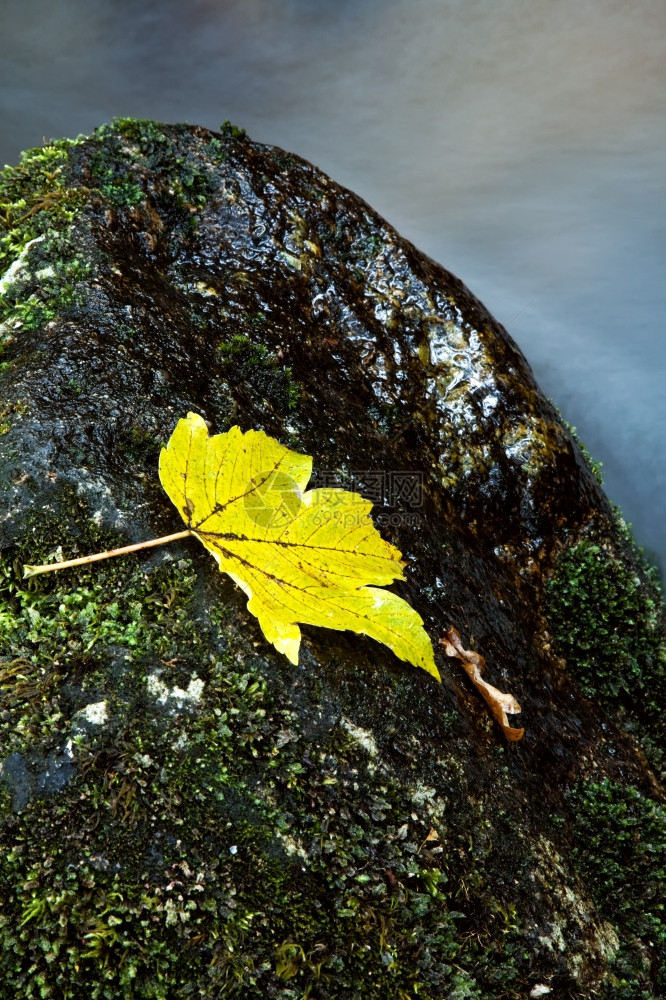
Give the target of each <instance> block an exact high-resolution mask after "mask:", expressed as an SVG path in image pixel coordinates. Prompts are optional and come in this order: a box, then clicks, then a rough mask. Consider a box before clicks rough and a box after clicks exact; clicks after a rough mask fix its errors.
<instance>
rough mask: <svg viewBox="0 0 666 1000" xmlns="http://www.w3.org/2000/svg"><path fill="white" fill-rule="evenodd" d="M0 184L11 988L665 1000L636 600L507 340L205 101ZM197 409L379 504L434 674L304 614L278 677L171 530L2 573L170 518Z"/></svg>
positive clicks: (649, 691) (4, 782)
mask: <svg viewBox="0 0 666 1000" xmlns="http://www.w3.org/2000/svg"><path fill="white" fill-rule="evenodd" d="M0 203H1V204H0V212H1V215H0V247H2V250H1V251H0V252H1V253H2V254H3V255H4V256H2V257H1V258H0V269H1V270H2V272H3V275H2V277H1V278H0V294H1V295H2V301H1V302H0V308H1V309H2V316H1V319H2V327H1V328H0V329H1V330H2V340H3V344H4V354H3V358H2V367H0V394H1V399H0V432H1V433H0V496H1V498H2V500H1V503H2V508H1V511H2V512H1V513H0V696H1V705H0V761H1V767H2V774H1V780H0V838H1V840H2V851H0V967H1V970H2V975H1V976H0V997H2V1000H4V998H5V997H7V998H8V1000H9V998H12V1000H14V998H15V997H16V996H25V997H27V998H32V997H35V998H36V997H49V998H53V1000H79V998H81V1000H83V998H86V1000H89V998H93V1000H97V998H108V1000H116V998H118V997H122V998H128V1000H129V998H131V1000H141V998H159V1000H189V998H191V997H193V996H194V997H201V998H203V1000H213V998H215V1000H218V998H219V997H243V998H250V1000H251V998H254V997H256V998H259V997H261V998H262V1000H263V998H264V997H269V998H274V1000H305V998H310V1000H357V998H361V997H363V998H364V1000H386V998H387V997H390V998H391V1000H393V998H399V1000H406V998H414V1000H417V998H425V1000H440V998H442V1000H444V998H446V1000H464V998H467V1000H472V998H474V1000H500V998H502V1000H506V998H512V1000H518V998H521V1000H522V998H524V997H526V996H528V995H529V994H530V991H531V990H532V988H533V987H534V985H535V984H537V983H547V984H548V985H549V986H550V988H551V990H552V993H553V995H554V996H556V997H557V998H558V1000H560V998H567V1000H569V998H571V1000H573V998H574V997H580V996H581V995H585V996H587V995H590V996H591V995H594V993H595V992H596V994H598V995H604V993H603V991H604V990H605V991H606V994H605V995H607V996H608V997H610V996H618V997H620V996H621V997H626V998H628V997H630V996H631V997H633V996H636V997H645V998H648V997H653V996H655V997H656V996H659V995H660V991H662V990H663V981H662V980H663V970H662V968H661V965H660V964H659V963H660V961H661V959H660V958H659V954H658V949H659V948H660V947H661V944H660V938H659V936H658V933H657V931H659V927H660V925H659V921H660V920H661V919H662V917H661V913H662V909H661V908H662V906H663V902H662V895H663V864H662V861H663V859H662V857H661V853H660V851H661V848H660V847H655V850H654V851H653V852H652V855H649V854H646V853H645V852H643V853H642V854H641V853H640V852H639V846H640V845H642V844H644V843H646V844H647V843H648V842H649V843H650V844H652V845H658V844H659V843H660V841H659V837H660V833H659V829H660V827H659V824H660V823H661V822H662V821H663V817H662V812H663V810H662V807H661V801H662V800H661V796H662V795H663V790H662V788H661V786H660V783H659V782H660V774H659V773H658V772H657V773H656V774H655V773H653V772H652V771H651V770H650V768H649V766H648V765H647V764H646V761H645V757H644V756H643V753H642V752H641V746H642V747H643V749H645V750H648V751H649V752H650V755H651V756H650V759H651V760H652V761H653V762H654V763H656V764H658V763H659V760H660V758H659V751H658V743H659V739H660V738H661V737H660V733H661V730H660V728H659V726H660V725H661V723H660V721H659V719H660V712H661V713H663V707H664V702H663V688H662V687H661V686H660V685H661V681H660V680H659V678H660V677H661V673H660V671H661V669H662V667H661V666H659V663H660V662H661V661H659V659H658V656H657V655H656V653H655V650H656V649H657V648H658V642H659V641H661V640H660V639H659V635H660V632H659V629H660V628H661V626H660V625H659V622H660V621H661V618H660V617H659V616H660V614H661V610H660V604H659V600H660V598H659V594H658V591H657V590H656V589H655V586H654V581H652V580H651V578H650V575H649V574H646V571H645V568H644V567H643V566H642V564H641V561H640V559H639V558H638V557H637V555H636V554H635V553H634V552H633V550H632V548H631V547H630V545H629V544H628V542H627V540H626V537H625V536H624V535H623V533H622V531H621V530H618V527H617V522H616V520H615V519H614V515H613V512H612V510H611V508H610V506H609V505H608V503H607V501H606V500H605V498H604V496H603V494H602V493H601V491H600V488H599V483H598V482H597V480H596V479H595V478H594V476H593V475H592V473H591V472H590V470H589V469H588V467H587V466H586V463H585V459H584V456H583V455H582V454H581V452H580V450H579V449H578V447H577V446H576V444H575V442H574V441H573V440H572V438H571V436H570V435H569V433H568V431H567V429H566V428H565V427H564V426H563V425H562V423H561V421H560V420H559V418H558V415H557V413H556V412H555V411H554V409H553V408H552V406H551V405H550V404H549V403H548V402H547V401H546V400H544V399H543V397H542V396H541V394H540V393H539V391H538V389H537V388H536V386H535V384H534V381H533V379H532V376H531V373H530V371H529V368H528V366H527V364H526V362H525V361H524V359H523V358H522V356H521V355H520V353H519V351H518V350H517V348H516V347H515V345H514V344H513V343H512V341H511V340H510V338H509V337H508V335H507V334H506V332H505V331H504V330H503V329H502V328H501V327H500V326H499V325H498V324H497V323H496V322H495V321H494V320H493V319H492V317H490V316H489V314H488V313H487V312H486V311H485V310H484V308H483V306H481V304H480V303H478V302H477V300H475V299H474V297H473V296H472V295H471V294H470V293H469V292H468V291H467V289H466V288H465V287H464V286H463V285H462V284H461V283H460V282H459V281H457V279H455V278H453V277H452V276H451V275H449V274H447V272H445V271H444V270H443V269H441V268H439V267H438V266H436V265H435V264H434V263H433V262H432V261H430V260H428V258H426V257H424V256H422V255H421V254H419V253H418V251H416V250H415V248H414V247H412V246H410V245H409V244H408V243H406V242H405V241H403V240H401V239H400V237H399V236H398V235H397V234H396V233H395V232H394V231H393V230H392V229H391V227H390V226H388V224H387V223H386V222H384V220H382V219H380V218H379V217H378V216H377V215H375V214H374V213H373V212H372V211H371V209H369V208H368V206H367V205H365V204H364V203H363V202H362V201H360V200H359V199H357V198H356V197H355V196H354V195H352V194H351V193H350V192H348V191H345V190H344V189H342V188H340V187H338V186H337V185H335V184H334V183H333V182H332V181H330V179H329V178H327V177H325V176H324V175H323V174H321V172H319V171H317V170H316V169H315V168H314V167H312V166H310V165H309V164H307V163H305V162H304V161H303V160H300V159H299V158H298V157H295V156H292V155H291V154H285V153H283V152H282V151H280V150H275V149H271V148H268V147H262V146H259V145H257V144H255V143H252V142H251V141H250V140H249V139H247V137H246V136H245V134H244V133H243V132H242V130H239V129H236V128H234V127H233V126H230V125H228V123H225V126H224V127H223V128H222V129H221V130H220V132H219V133H212V132H209V131H207V130H205V129H200V128H196V127H190V126H185V125H180V126H167V125H161V124H159V123H154V122H145V121H135V120H130V119H124V120H118V121H116V122H114V123H112V124H111V125H108V126H103V127H102V128H100V129H98V130H97V131H96V132H95V133H94V134H93V135H92V136H90V137H88V138H79V139H78V140H76V141H75V142H72V143H67V142H57V143H54V144H50V145H48V146H46V147H45V148H44V149H43V150H36V151H31V152H30V153H29V154H26V155H25V156H24V159H23V161H22V163H21V165H19V167H16V168H9V169H8V170H6V171H5V172H3V174H2V175H1V177H0ZM188 410H195V411H196V412H198V413H201V414H202V415H203V416H204V417H205V418H206V419H207V421H208V422H209V424H210V425H211V427H212V428H213V429H214V430H216V431H223V430H225V429H227V428H228V427H229V426H230V425H231V424H234V423H237V424H240V425H241V426H242V427H243V429H247V428H249V427H255V428H263V429H264V430H266V431H267V432H268V433H270V434H272V435H273V436H276V437H278V438H280V440H282V441H284V443H285V444H288V445H290V446H291V447H294V448H296V449H299V450H301V451H303V452H307V453H308V454H311V455H313V456H314V460H315V469H316V471H317V475H318V477H322V478H320V479H319V482H322V481H324V482H326V484H327V485H331V484H332V483H333V482H334V481H337V482H340V483H341V484H344V483H353V484H354V485H355V487H356V488H361V489H362V490H365V491H366V492H367V493H371V494H372V496H373V499H374V502H375V509H374V514H375V516H376V517H377V523H378V525H380V526H381V530H382V531H383V532H384V533H385V534H386V536H387V537H389V538H390V539H391V540H392V541H393V542H394V543H395V544H396V545H397V546H398V547H399V548H400V549H401V551H402V552H403V553H404V555H405V557H406V559H407V569H406V576H407V579H406V580H405V581H404V583H402V584H400V587H399V590H400V593H401V594H402V595H403V596H404V597H406V598H407V599H408V600H409V601H410V602H411V603H412V604H413V605H414V606H415V607H417V608H418V609H419V611H420V612H421V614H422V616H423V618H424V622H425V625H426V628H427V629H428V630H429V632H430V634H431V636H432V639H433V642H434V643H435V647H436V649H437V650H438V652H437V660H438V665H439V667H440V670H441V672H442V675H443V684H442V685H437V684H436V682H435V681H434V680H433V679H432V678H430V677H428V676H427V675H425V673H423V672H420V673H419V672H417V671H415V670H412V669H411V668H409V667H407V666H406V665H405V664H402V663H400V662H399V661H396V659H395V658H394V657H393V656H392V654H391V653H390V652H389V651H388V650H386V649H385V648H383V647H381V646H378V645H377V644H374V643H372V642H371V641H370V640H368V639H364V638H362V637H357V636H349V635H347V634H341V633H336V632H330V631H326V630H316V629H307V628H305V629H304V642H303V645H302V652H301V660H300V663H299V665H298V666H293V665H292V664H290V663H289V662H288V661H286V660H285V658H284V657H281V656H280V655H279V654H277V653H276V652H275V650H274V649H273V648H272V647H270V646H269V645H267V644H266V642H265V641H264V638H263V636H262V634H261V632H260V630H259V628H258V626H257V623H256V621H255V620H254V619H253V618H252V616H250V615H249V614H248V612H247V609H246V606H245V605H246V597H245V596H244V595H243V594H242V593H241V592H240V591H238V589H237V588H235V586H234V585H233V584H232V583H231V582H230V581H229V580H227V579H226V578H223V577H220V575H219V573H218V572H217V570H216V567H215V565H214V563H213V562H212V560H210V559H209V557H208V556H207V554H206V553H205V552H203V551H199V550H198V548H197V547H196V546H195V545H193V544H190V542H189V541H184V542H181V543H179V544H178V545H175V546H173V547H172V548H170V549H168V550H159V549H153V550H150V553H149V554H147V555H146V554H144V556H138V555H135V556H131V557H128V558H125V559H123V560H118V561H107V562H103V563H97V564H95V565H94V566H93V567H85V568H79V569H78V570H75V571H69V572H67V573H62V574H52V575H48V576H42V577H36V578H34V579H32V580H29V581H23V580H22V579H21V566H22V564H23V563H25V562H30V563H36V562H40V561H49V560H59V559H61V558H67V557H71V556H75V555H79V554H83V553H88V552H92V551H96V550H100V549H104V548H108V547H111V546H114V545H117V544H123V543H126V542H128V541H138V540H140V539H145V538H148V537H154V536H156V535H162V534H166V533H168V532H173V531H174V530H177V529H178V527H179V526H180V525H179V524H177V523H176V522H175V521H174V516H175V514H174V511H173V509H172V507H171V505H170V503H169V501H168V499H167V498H166V496H165V495H164V494H163V492H162V491H161V489H160V486H159V483H158V480H157V476H156V462H157V454H158V451H159V446H160V443H161V442H164V441H166V440H167V439H168V437H169V435H170V433H171V431H172V430H173V426H174V425H175V422H176V420H177V419H178V417H180V416H182V415H184V414H185V413H187V411H188ZM359 484H360V485H359ZM416 487H418V488H416ZM570 619H573V620H574V622H575V625H574V629H575V631H574V630H572V629H570V628H568V624H567V623H568V622H569V620H570ZM452 624H453V625H455V627H456V628H458V629H459V631H460V632H461V634H462V635H463V637H464V640H465V642H466V643H468V644H469V646H470V647H471V648H477V649H478V650H479V651H481V652H482V653H483V655H484V656H485V658H486V661H487V665H488V675H489V679H490V680H492V681H493V682H494V683H496V684H497V685H498V686H502V687H504V688H506V689H508V690H512V691H513V692H514V693H515V694H516V696H517V697H518V699H519V701H520V702H521V704H522V706H523V715H524V722H525V725H526V737H525V739H524V740H523V741H522V742H521V743H520V744H516V745H511V746H508V745H505V744H504V742H503V737H502V734H501V731H500V730H499V729H498V728H496V727H495V725H494V723H493V722H492V720H491V719H490V717H489V716H488V714H487V712H486V709H485V706H484V704H483V703H482V702H480V701H479V699H478V697H477V695H476V693H475V692H474V690H473V689H472V688H471V687H470V686H469V685H468V682H467V680H466V678H465V677H464V675H463V674H462V672H461V671H459V670H458V668H457V666H456V664H455V663H452V661H448V660H446V658H445V657H444V655H443V653H441V652H439V649H440V647H439V646H438V644H437V639H438V637H439V635H440V634H441V632H442V631H443V629H444V628H446V627H448V626H450V625H452ZM574 640H575V641H574ZM567 643H568V645H567ZM581 651H582V652H583V653H584V656H583V657H580V656H579V654H580V653H581ZM563 654H564V656H565V657H566V660H564V659H563ZM577 664H578V666H577ZM628 678H629V680H628ZM581 687H584V689H585V691H586V692H587V693H588V695H591V696H593V698H592V699H590V698H585V697H583V696H581V693H580V689H581ZM637 692H639V693H640V695H641V699H640V701H641V706H642V707H641V708H640V710H639V709H637V708H635V707H632V697H633V698H634V700H635V701H636V704H638V699H637V698H636V693H637ZM601 700H603V701H604V703H605V708H604V706H603V705H602V704H600V701H601ZM617 726H621V727H622V728H617ZM646 733H647V734H648V736H646V735H645V734H646ZM649 741H651V742H649ZM658 770H659V769H658ZM660 810H661V811H660ZM612 830H616V831H618V837H619V838H620V840H621V841H622V844H623V845H624V848H625V850H624V854H623V856H622V862H621V864H618V865H617V866H616V869H615V868H612V866H611V862H612V861H613V858H612V856H611V844H612V838H611V834H610V833H609V832H608V831H612ZM636 833H638V836H637V837H636V839H635V840H634V839H632V838H633V837H634V835H635V834H636ZM623 838H624V839H623ZM639 854H640V856H639ZM632 880H638V881H640V883H641V885H643V886H644V887H645V894H646V895H648V894H649V905H645V906H644V907H643V908H642V910H641V909H640V906H639V895H640V894H639V893H636V892H632V891H631V884H632ZM613 893H614V894H615V896H616V897H617V899H618V900H619V901H620V904H621V906H622V914H621V918H616V917H615V915H614V913H611V910H610V908H609V905H608V900H607V898H605V895H606V896H610V895H612V894H613ZM625 904H626V905H625ZM659 933H661V931H659ZM641 963H642V964H641ZM613 990H615V991H616V992H615V993H614V992H613ZM631 990H634V991H635V992H634V993H633V994H632V993H631Z"/></svg>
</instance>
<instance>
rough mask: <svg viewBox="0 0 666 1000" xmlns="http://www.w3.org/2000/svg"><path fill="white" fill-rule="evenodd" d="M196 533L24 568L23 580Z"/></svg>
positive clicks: (188, 530) (179, 532) (190, 532)
mask: <svg viewBox="0 0 666 1000" xmlns="http://www.w3.org/2000/svg"><path fill="white" fill-rule="evenodd" d="M193 534H194V532H193V531H190V529H189V528H187V529H186V530H185V531H176V532H175V534H173V535H163V536H162V538H151V539H149V540H148V541H147V542H136V543H135V544H134V545H123V547H122V548H121V549H109V550H108V551H107V552H96V553H95V554H94V555H92V556H79V558H78V559H67V560H66V561H65V562H58V563H44V565H42V566H28V565H27V564H26V565H25V566H24V567H23V579H25V578H26V577H28V576H37V575H38V574H39V573H54V572H55V571H56V570H59V569H69V568H70V567H71V566H85V565H86V563H91V562H97V561H98V559H111V558H112V557H113V556H124V555H126V554H127V553H128V552H138V551H139V549H148V548H150V547H151V546H152V545H164V544H166V542H175V541H176V540H177V539H178V538H187V536H188V535H193Z"/></svg>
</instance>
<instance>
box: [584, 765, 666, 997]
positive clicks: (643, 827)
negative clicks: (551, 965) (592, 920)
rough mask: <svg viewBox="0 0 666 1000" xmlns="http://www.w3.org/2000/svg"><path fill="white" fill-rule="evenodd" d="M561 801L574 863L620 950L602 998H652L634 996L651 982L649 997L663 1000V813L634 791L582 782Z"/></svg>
mask: <svg viewBox="0 0 666 1000" xmlns="http://www.w3.org/2000/svg"><path fill="white" fill-rule="evenodd" d="M568 799H569V805H570V806H571V809H572V814H573V848H572V857H573V860H574V863H575V865H576V867H577V868H578V871H579V872H580V874H581V876H582V877H583V878H584V880H585V884H586V885H587V886H589V887H590V890H591V892H592V894H593V896H594V899H595V901H596V903H597V905H598V906H599V908H600V912H601V913H602V914H603V915H605V916H606V917H607V919H608V920H610V921H611V923H613V924H614V925H615V926H616V928H617V930H618V931H619V933H620V939H621V940H622V941H624V942H625V944H624V946H623V948H622V951H621V953H620V955H619V956H618V959H617V961H616V966H615V969H614V975H613V976H612V977H611V980H610V981H609V983H608V984H607V988H608V992H607V994H606V995H608V996H609V997H611V996H612V997H627V998H629V997H631V998H632V1000H633V998H634V997H636V998H639V997H642V996H652V995H653V994H652V993H651V992H645V993H644V992H642V991H643V990H645V989H646V987H647V982H648V981H650V980H651V981H652V983H653V984H654V986H655V987H656V990H657V993H656V995H658V996H663V995H664V993H663V992H662V991H663V990H664V989H666V809H665V808H664V806H663V805H660V804H658V803H656V802H653V801H652V800H651V799H649V798H647V797H645V796H644V795H642V794H641V792H639V791H638V789H636V788H633V787H631V786H628V787H625V786H622V785H619V784H616V783H615V782H612V781H610V780H609V779H604V780H603V781H601V782H592V781H587V782H582V783H580V784H579V785H577V786H576V788H575V789H574V790H573V791H572V792H571V793H569V796H568ZM627 942H629V943H627ZM648 955H649V956H650V957H649V958H647V956H648ZM646 959H647V960H646ZM632 990H633V992H632Z"/></svg>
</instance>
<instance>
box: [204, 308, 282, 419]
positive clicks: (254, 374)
mask: <svg viewBox="0 0 666 1000" xmlns="http://www.w3.org/2000/svg"><path fill="white" fill-rule="evenodd" d="M248 322H250V323H252V322H258V323H261V322H263V317H262V318H258V317H250V318H249V320H248ZM218 350H219V354H220V358H221V361H222V365H221V368H222V373H223V377H224V378H225V379H226V380H227V381H228V382H229V383H230V384H232V385H233V386H234V387H235V388H241V389H242V386H243V385H244V384H245V385H246V386H247V387H248V389H249V390H250V391H251V393H252V395H253V397H254V398H256V397H259V398H260V399H261V398H263V399H264V401H265V402H267V403H268V404H269V405H270V406H271V407H272V408H273V409H275V410H276V411H277V412H278V413H285V412H288V411H290V410H293V409H295V407H296V406H297V404H298V401H299V399H300V389H299V386H298V384H297V383H296V382H295V381H294V379H293V376H292V371H291V368H290V367H289V366H287V365H282V364H280V362H279V361H278V359H277V358H276V357H275V355H274V354H272V353H271V352H270V351H269V350H268V349H267V348H266V347H264V345H263V344H255V343H253V342H252V341H251V340H249V339H248V338H247V337H244V336H242V335H241V334H237V335H236V336H234V337H232V338H231V340H230V341H228V342H226V343H223V344H220V346H219V348H218Z"/></svg>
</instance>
